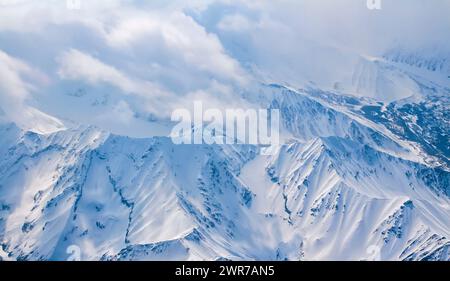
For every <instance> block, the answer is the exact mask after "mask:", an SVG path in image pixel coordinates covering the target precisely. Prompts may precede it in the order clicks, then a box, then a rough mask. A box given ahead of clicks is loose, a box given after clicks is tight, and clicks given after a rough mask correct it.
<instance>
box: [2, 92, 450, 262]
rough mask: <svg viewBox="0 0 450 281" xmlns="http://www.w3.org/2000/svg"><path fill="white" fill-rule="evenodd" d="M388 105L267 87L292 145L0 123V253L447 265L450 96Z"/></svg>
mask: <svg viewBox="0 0 450 281" xmlns="http://www.w3.org/2000/svg"><path fill="white" fill-rule="evenodd" d="M437 91H439V94H435V95H422V94H420V97H416V98H409V99H405V100H398V101H394V102H391V103H383V102H378V101H376V100H372V99H369V98H357V97H354V96H346V95H343V94H342V93H333V92H326V91H321V90H319V89H313V88H308V89H298V90H297V89H292V88H290V87H285V86H282V85H276V84H272V85H260V86H259V88H258V89H257V90H256V91H255V92H252V93H251V94H250V93H244V94H243V96H244V98H245V99H247V100H248V102H250V103H254V104H258V105H259V106H264V107H269V108H277V109H280V112H281V122H282V136H283V137H282V139H283V143H282V144H281V145H279V146H278V147H276V151H275V153H274V154H272V155H269V156H267V155H263V154H262V153H261V148H260V147H258V146H252V145H175V144H173V143H172V140H171V139H170V138H167V137H152V138H140V139H138V138H130V137H125V136H118V135H114V134H111V133H108V132H105V131H102V130H100V129H97V128H95V127H89V126H81V127H76V128H69V129H66V130H61V131H59V132H55V133H51V134H38V133H33V132H28V131H24V130H22V129H20V128H18V127H17V126H16V125H14V124H12V123H4V124H2V125H1V127H0V143H1V146H0V155H1V157H0V243H1V246H2V247H1V250H0V257H1V258H2V259H26V260H48V259H52V260H65V259H67V258H68V256H69V253H68V252H67V250H68V248H69V247H70V246H72V245H75V246H76V247H79V249H80V253H81V258H82V259H86V260H99V259H102V260H217V259H231V260H371V259H382V260H450V168H449V157H450V155H449V146H448V137H449V136H448V132H449V131H450V130H449V128H448V126H449V120H448V113H447V111H448V108H449V101H448V92H446V91H447V90H445V89H444V90H442V89H441V88H439V89H438V90H437Z"/></svg>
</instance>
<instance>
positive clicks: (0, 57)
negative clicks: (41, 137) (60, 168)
mask: <svg viewBox="0 0 450 281" xmlns="http://www.w3.org/2000/svg"><path fill="white" fill-rule="evenodd" d="M43 82H44V83H45V82H46V77H45V75H43V74H41V73H40V72H38V71H37V70H35V69H33V68H32V67H30V66H29V65H27V64H26V63H25V62H23V61H21V60H18V59H16V58H14V57H11V56H10V55H8V54H6V53H5V52H2V51H1V50H0V108H1V111H2V112H3V114H4V115H5V116H3V118H2V119H6V120H4V121H7V122H11V121H12V122H15V123H16V124H18V125H19V126H21V127H23V128H25V129H29V130H34V131H37V132H41V133H48V132H51V131H55V130H58V129H61V128H62V127H63V125H62V123H61V122H60V121H59V120H57V119H55V118H53V117H51V116H48V115H47V114H45V113H43V112H40V111H39V110H36V109H34V108H32V107H30V106H29V105H28V104H27V103H26V101H27V99H28V98H29V97H30V91H31V90H32V89H33V86H32V84H42V83H43Z"/></svg>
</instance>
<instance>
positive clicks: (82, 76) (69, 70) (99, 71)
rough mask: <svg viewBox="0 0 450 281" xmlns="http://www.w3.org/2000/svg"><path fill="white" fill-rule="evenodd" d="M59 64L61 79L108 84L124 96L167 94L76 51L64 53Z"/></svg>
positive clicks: (152, 84)
mask: <svg viewBox="0 0 450 281" xmlns="http://www.w3.org/2000/svg"><path fill="white" fill-rule="evenodd" d="M59 64H60V68H59V71H58V74H59V76H60V77H61V78H62V79H69V80H83V81H86V82H89V83H91V84H97V83H108V84H111V85H114V86H116V87H118V88H120V89H121V90H122V91H123V92H124V94H136V95H140V96H143V97H148V98H150V97H158V96H162V95H165V94H168V93H165V92H164V90H162V89H160V88H159V87H158V86H157V85H156V84H154V83H151V82H148V81H141V80H137V79H132V78H130V77H128V76H127V75H126V74H124V73H122V72H121V71H119V70H117V69H116V68H114V67H113V66H110V65H107V64H105V63H103V62H101V61H100V60H98V59H96V58H94V57H92V56H90V55H88V54H85V53H83V52H80V51H78V50H74V49H72V50H69V51H67V52H64V53H63V54H62V56H61V57H60V58H59Z"/></svg>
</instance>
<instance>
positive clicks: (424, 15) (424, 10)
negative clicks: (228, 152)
mask: <svg viewBox="0 0 450 281" xmlns="http://www.w3.org/2000/svg"><path fill="white" fill-rule="evenodd" d="M66 2H67V1H65V0H53V1H51V0H41V1H31V0H30V1H27V0H0V108H1V111H2V114H3V115H4V116H7V117H8V118H9V119H11V120H13V121H15V122H17V123H19V124H24V125H25V126H26V125H28V127H30V126H36V124H35V123H36V122H39V120H41V119H42V120H44V121H43V122H51V123H53V124H54V125H55V126H58V121H57V120H56V119H54V118H53V117H51V116H55V117H57V118H59V119H60V120H64V122H68V121H73V122H76V123H77V122H80V123H93V124H96V125H100V126H102V125H104V126H105V127H108V124H110V123H111V119H112V118H114V119H115V120H118V121H117V122H118V123H121V124H122V126H128V125H129V123H130V122H134V121H135V118H136V117H144V119H146V120H149V119H151V118H152V116H154V117H167V116H168V115H170V110H171V108H174V107H177V106H182V105H183V103H184V102H186V101H191V100H193V99H196V98H201V99H205V100H207V101H208V102H210V103H221V102H226V103H227V104H230V103H233V102H234V103H239V101H238V100H236V98H235V97H234V93H235V92H236V91H240V90H242V89H251V87H252V85H253V84H254V83H256V82H258V81H265V82H266V81H268V80H270V81H271V82H280V83H291V84H295V85H298V86H301V85H302V83H306V82H305V81H314V82H318V83H319V82H324V83H325V82H326V81H328V80H330V79H331V78H330V77H332V79H334V80H339V77H340V76H339V75H343V73H345V72H346V71H347V70H346V66H348V65H351V63H349V62H350V61H352V60H353V59H355V58H356V57H357V56H380V55H382V54H383V53H384V52H385V51H387V50H389V49H392V48H402V49H407V50H411V51H417V50H419V51H422V50H424V52H428V53H429V54H431V55H433V54H435V53H436V54H439V53H440V52H446V51H448V50H450V38H449V37H450V34H449V32H448V31H449V30H450V17H448V13H449V11H450V1H449V0H430V1H423V0H381V5H382V6H381V10H369V9H368V8H367V5H366V0H321V1H317V0H275V1H274V0H257V1H245V0H217V1H208V0H191V1H181V0H180V1H177V0H174V1H166V0H152V1H131V0H129V1H125V0H122V1H121V0H98V1H83V0H81V1H80V2H81V6H80V7H77V5H76V2H77V1H76V0H75V1H72V2H74V4H70V5H68V4H67V3H66ZM78 8H79V9H78ZM74 97H78V98H79V99H78V100H75V99H74ZM141 119H142V118H141ZM33 122H34V123H33ZM30 124H33V125H30ZM118 126H119V127H120V124H119V125H118ZM119 131H120V129H119Z"/></svg>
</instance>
